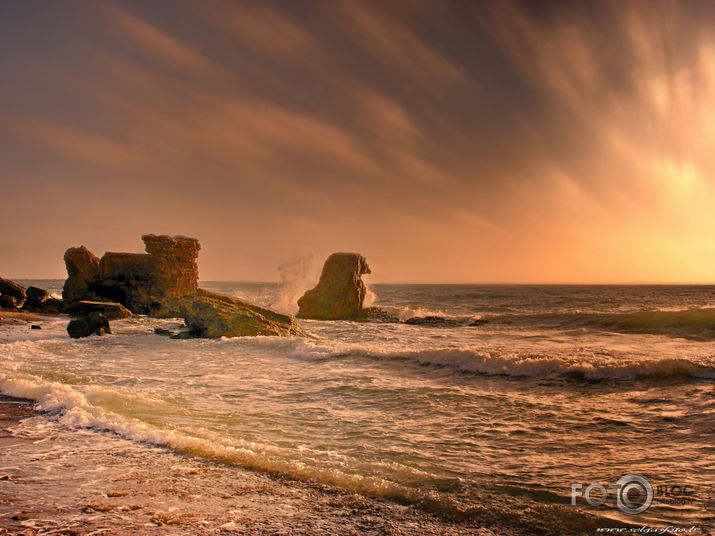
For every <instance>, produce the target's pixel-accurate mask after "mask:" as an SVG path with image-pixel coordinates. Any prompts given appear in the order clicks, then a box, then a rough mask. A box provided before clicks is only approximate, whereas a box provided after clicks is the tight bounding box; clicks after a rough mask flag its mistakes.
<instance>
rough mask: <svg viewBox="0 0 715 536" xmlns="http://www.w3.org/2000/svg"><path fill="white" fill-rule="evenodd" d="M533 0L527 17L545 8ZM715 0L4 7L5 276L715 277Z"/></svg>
mask: <svg viewBox="0 0 715 536" xmlns="http://www.w3.org/2000/svg"><path fill="white" fill-rule="evenodd" d="M537 6H538V7H537ZM714 17H715V6H713V4H711V3H707V2H590V3H589V2H585V3H579V4H576V5H570V6H566V5H562V4H559V3H553V4H547V3H529V2H525V3H520V2H485V3H473V2H401V1H398V2H307V3H304V2H295V3H293V2H249V3H234V2H228V1H226V2H224V1H220V0H212V1H210V2H201V3H199V2H184V1H181V2H178V1H163V2H161V1H160V2H149V3H147V2H138V1H137V2H135V1H123V2H108V1H96V2H82V1H68V2H62V3H51V2H46V3H41V2H3V3H2V5H1V6H0V63H1V64H2V72H3V79H4V83H3V84H2V85H0V143H1V144H0V151H1V152H0V177H1V178H2V207H3V215H4V222H5V226H6V228H7V226H10V227H12V228H13V231H12V232H4V233H2V235H0V273H2V274H3V275H5V276H7V277H17V276H24V277H26V276H32V277H62V276H63V274H64V266H63V263H62V253H63V251H64V250H65V249H66V248H67V247H69V246H72V245H77V244H79V243H83V244H86V245H87V246H88V247H89V248H90V249H92V250H96V251H105V250H110V251H112V250H114V251H140V250H141V244H139V243H138V242H137V238H136V237H137V236H139V235H141V234H142V233H145V232H155V233H170V234H177V233H181V234H185V235H188V236H196V237H198V238H200V239H201V241H202V244H203V246H204V247H203V250H202V253H201V277H202V279H208V280H220V279H226V280H228V279H231V280H261V281H264V280H275V279H277V278H278V273H277V271H276V268H277V266H279V265H280V264H281V263H283V262H286V261H287V260H290V259H291V258H293V257H295V256H296V255H306V254H312V255H313V256H314V258H315V259H316V262H319V261H321V260H322V259H324V258H325V257H326V256H327V254H328V253H330V252H332V251H339V250H346V251H360V252H361V253H363V254H364V255H366V256H367V258H368V259H369V260H370V264H371V266H372V268H373V276H372V278H373V280H374V281H378V282H446V283H449V282H564V283H569V282H592V283H618V282H634V283H659V282H662V283H712V282H713V280H714V276H713V274H715V233H713V230H714V229H715V180H714V179H713V177H714V176H715V156H713V154H715V153H713V149H712V148H713V146H715V26H714V25H713V24H712V20H714V19H713V18H714Z"/></svg>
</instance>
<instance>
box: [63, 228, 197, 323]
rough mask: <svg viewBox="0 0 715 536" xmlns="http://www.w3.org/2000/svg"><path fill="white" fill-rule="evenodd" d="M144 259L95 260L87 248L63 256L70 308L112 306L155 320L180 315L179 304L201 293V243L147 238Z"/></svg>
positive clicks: (114, 257)
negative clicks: (107, 302) (82, 304)
mask: <svg viewBox="0 0 715 536" xmlns="http://www.w3.org/2000/svg"><path fill="white" fill-rule="evenodd" d="M142 240H143V241H144V244H145V247H146V251H147V252H146V253H114V252H107V253H105V254H104V256H103V257H102V258H101V260H100V259H97V257H95V256H94V255H93V254H92V253H91V252H90V251H89V250H87V248H85V247H84V246H82V247H80V248H70V249H68V250H67V252H66V253H65V263H66V264H67V273H68V275H69V277H68V278H67V281H66V282H65V288H64V291H63V296H64V297H65V300H67V301H68V302H74V301H80V300H90V301H98V300H110V301H112V302H118V303H121V304H122V305H124V306H125V307H127V308H128V309H129V310H130V311H132V312H134V313H139V314H148V315H152V316H163V317H171V316H178V315H179V307H178V304H179V301H180V300H181V298H183V297H184V296H186V295H188V294H192V293H194V292H196V290H197V289H198V279H199V269H198V266H197V264H196V258H197V257H198V253H199V249H201V246H200V245H199V241H198V240H196V239H195V238H187V237H184V236H174V237H171V236H166V235H161V236H157V235H151V234H150V235H144V236H142Z"/></svg>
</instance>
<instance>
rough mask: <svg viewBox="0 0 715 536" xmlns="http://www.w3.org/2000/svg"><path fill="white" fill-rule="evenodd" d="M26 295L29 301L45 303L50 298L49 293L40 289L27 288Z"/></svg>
mask: <svg viewBox="0 0 715 536" xmlns="http://www.w3.org/2000/svg"><path fill="white" fill-rule="evenodd" d="M26 294H27V299H28V300H35V301H38V302H43V301H45V300H46V299H47V298H49V297H50V293H49V292H47V291H46V290H45V289H44V288H39V287H27V291H26Z"/></svg>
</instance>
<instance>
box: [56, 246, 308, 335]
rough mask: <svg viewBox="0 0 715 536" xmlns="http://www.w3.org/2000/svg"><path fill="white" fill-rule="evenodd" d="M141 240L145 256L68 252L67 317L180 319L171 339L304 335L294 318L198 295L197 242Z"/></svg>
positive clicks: (231, 300)
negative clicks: (90, 314)
mask: <svg viewBox="0 0 715 536" xmlns="http://www.w3.org/2000/svg"><path fill="white" fill-rule="evenodd" d="M142 240H143V241H144V244H145V249H146V253H113V252H107V253H105V254H104V256H102V258H101V259H97V257H95V256H94V255H93V254H92V253H91V252H90V251H89V250H87V249H86V248H85V247H79V248H70V249H68V250H67V252H66V253H65V262H66V264H67V273H68V275H69V277H68V278H67V281H66V282H65V287H64V292H63V295H64V296H65V297H66V298H67V299H66V304H65V305H66V307H65V309H66V311H67V312H68V313H70V314H73V315H78V316H81V315H85V314H87V313H88V312H97V311H100V312H102V313H103V314H104V317H105V318H112V319H114V318H124V317H125V316H128V315H129V314H131V313H138V314H146V315H150V316H154V317H159V318H169V317H183V318H184V320H185V323H186V326H187V328H186V329H185V330H183V331H181V332H179V333H171V332H167V333H162V334H164V335H169V336H172V337H173V338H189V337H207V338H217V337H240V336H253V335H305V333H304V332H303V330H302V328H301V327H300V325H299V324H298V323H297V322H296V320H295V318H294V317H292V316H289V315H283V314H280V313H276V312H273V311H271V310H269V309H265V308H262V307H258V306H257V305H253V304H250V303H247V302H244V301H241V300H237V299H235V298H232V297H230V296H224V295H221V294H215V293H212V292H208V291H205V290H202V289H199V285H198V280H199V270H198V265H197V262H196V260H197V257H198V254H199V250H200V249H201V245H200V244H199V241H198V240H196V239H195V238H187V237H185V236H174V237H171V236H166V235H158V236H157V235H153V234H149V235H144V236H142ZM77 326H78V327H76V330H77V332H82V330H81V328H82V325H81V324H78V325H77Z"/></svg>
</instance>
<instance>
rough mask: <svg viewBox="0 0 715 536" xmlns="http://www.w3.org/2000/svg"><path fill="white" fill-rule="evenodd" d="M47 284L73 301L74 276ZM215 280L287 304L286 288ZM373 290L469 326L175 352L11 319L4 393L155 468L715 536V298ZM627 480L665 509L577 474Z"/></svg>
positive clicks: (376, 326) (497, 518)
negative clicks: (645, 488) (178, 461)
mask: <svg viewBox="0 0 715 536" xmlns="http://www.w3.org/2000/svg"><path fill="white" fill-rule="evenodd" d="M27 283H29V282H27ZM42 285H43V286H44V287H45V288H48V287H49V288H50V290H52V291H54V292H58V291H59V290H60V285H61V282H42ZM202 286H204V287H205V288H207V289H210V290H215V291H219V292H224V293H227V294H231V295H235V296H240V297H242V298H245V299H248V300H249V301H254V302H257V303H261V304H263V305H268V306H271V305H275V304H279V303H285V302H286V300H285V295H284V293H283V290H284V289H283V287H281V286H280V285H277V284H268V283H266V284H261V283H228V282H221V283H204V284H203V285H202ZM370 291H371V300H372V301H374V305H378V306H382V307H385V308H387V309H390V310H392V311H393V312H395V313H396V314H397V315H399V316H400V317H401V318H402V319H408V318H411V317H416V316H435V315H436V316H441V317H444V318H447V319H449V320H450V322H449V323H448V325H445V326H425V325H408V324H381V323H356V322H349V321H331V322H325V321H301V323H302V325H303V326H304V328H305V329H306V331H307V332H309V334H310V335H311V336H310V337H309V338H274V337H255V338H239V339H221V340H171V339H167V338H164V337H161V336H158V335H156V334H154V332H153V331H154V328H156V327H164V328H171V327H175V326H177V325H179V323H180V322H179V321H178V320H157V319H149V318H130V319H126V320H122V321H115V322H112V328H113V330H114V334H113V335H110V336H105V337H91V338H87V339H80V340H71V339H69V338H68V337H67V335H66V332H65V326H66V322H67V320H66V319H65V318H58V319H56V320H47V321H45V322H44V323H43V329H42V330H32V331H30V330H29V329H27V327H26V326H9V327H7V326H6V327H5V329H3V331H2V332H0V355H1V357H2V360H1V361H0V392H1V393H4V394H8V395H13V396H19V397H24V398H30V399H33V400H34V401H35V403H36V406H37V407H38V408H39V409H41V410H44V411H46V412H47V413H45V414H42V415H41V416H38V417H36V418H33V419H30V420H28V421H25V422H24V423H23V426H24V428H23V433H26V434H28V435H32V434H36V435H37V434H46V433H48V432H47V429H48V427H50V428H51V430H52V432H51V433H52V434H54V436H56V437H59V436H61V435H62V434H66V435H68V436H71V437H72V438H73V441H75V442H77V441H80V440H79V439H78V438H80V437H82V438H87V439H86V441H88V442H91V444H92V445H93V446H94V448H97V445H101V444H102V441H104V440H106V441H111V442H116V441H118V440H119V441H122V442H126V443H127V445H132V446H137V445H142V446H146V447H147V448H146V451H145V453H144V454H142V456H144V457H145V459H146V460H150V459H151V458H152V457H160V456H166V455H167V454H166V451H167V450H168V451H169V452H170V453H175V454H176V455H179V456H188V457H190V458H191V459H195V460H200V461H201V460H204V461H206V462H207V463H218V464H219V465H220V466H221V467H223V468H224V469H223V471H224V472H223V473H222V475H223V476H222V477H221V478H226V476H225V475H226V473H225V471H229V472H230V471H232V470H235V471H239V470H241V471H243V470H245V469H249V470H251V471H254V472H256V473H266V474H270V475H276V476H278V477H280V478H282V479H285V480H286V481H289V482H290V481H295V482H303V483H304V482H315V483H319V484H321V485H326V486H332V487H335V488H338V489H341V490H346V491H347V492H350V493H355V494H357V495H359V496H362V497H365V498H366V500H370V499H375V500H382V499H387V500H388V501H389V502H393V503H395V504H400V505H409V506H410V507H411V508H415V509H418V510H421V511H424V512H427V513H429V514H431V515H435V516H437V517H439V516H442V517H444V519H449V520H452V522H453V521H454V520H460V522H461V521H464V522H465V523H468V522H470V520H472V521H475V522H476V523H477V524H479V523H490V524H491V526H500V527H504V531H505V532H504V533H505V534H509V533H511V532H509V531H510V530H511V531H512V532H513V533H514V534H522V533H524V534H529V533H532V531H534V533H537V532H539V531H538V530H536V528H534V527H537V528H538V527H542V528H543V527H547V528H548V527H550V526H556V525H558V524H562V525H561V526H562V531H561V532H562V533H574V534H578V533H587V531H586V529H584V528H579V527H585V526H587V525H588V522H587V521H583V520H584V519H592V517H593V516H598V518H599V519H601V520H603V519H606V520H611V521H607V522H606V523H607V524H608V523H610V524H611V525H613V526H619V524H624V523H631V524H633V523H635V524H637V525H653V526H664V525H682V526H692V525H697V526H699V527H704V529H703V530H704V531H705V532H701V534H702V533H707V530H708V529H707V527H708V526H710V525H711V524H712V520H713V510H712V506H713V504H712V490H713V464H712V460H713V446H714V445H715V397H713V394H714V392H713V385H714V383H713V380H715V287H705V286H692V287H689V286H672V287H670V286H632V287H625V286H462V285H373V286H371V287H370ZM284 308H285V307H284ZM287 312H295V311H287ZM478 319H479V320H482V321H484V322H481V323H479V325H470V324H472V323H473V322H474V321H475V320H478ZM43 430H44V431H43ZM103 438H104V439H103ZM156 447H162V448H160V449H157V448H156ZM27 448H29V447H27ZM77 448H80V447H77ZM108 448H109V447H108ZM100 450H101V449H100ZM147 463H148V464H149V465H151V463H150V462H147ZM156 467H157V469H156V470H157V471H160V469H159V468H160V467H162V465H161V464H160V463H158V462H157V464H156ZM87 470H89V469H87ZM78 471H79V473H77V474H78V475H79V476H78V478H79V479H80V480H81V478H82V477H81V469H78ZM626 474H640V475H643V476H645V477H646V478H648V479H649V480H650V481H651V482H652V484H653V485H654V486H656V488H657V487H658V486H661V488H660V490H661V492H659V493H657V494H656V497H655V500H654V502H653V504H652V506H651V507H650V508H649V509H648V510H647V511H646V512H645V513H643V514H641V515H638V516H632V515H627V514H624V513H621V512H620V511H619V510H618V509H616V508H615V507H614V506H613V504H611V503H610V501H609V502H607V503H606V504H605V505H603V506H601V507H591V506H588V505H587V504H586V503H585V502H584V501H583V499H579V500H578V503H577V506H572V505H571V503H570V502H571V486H572V484H573V483H582V484H583V487H584V488H585V487H586V486H587V485H588V484H590V483H601V484H604V485H606V484H608V483H615V482H616V481H617V480H618V479H619V478H620V477H621V476H622V475H626ZM206 485H207V486H210V485H211V484H210V483H206ZM673 485H676V486H688V487H689V488H688V489H689V490H690V491H692V492H693V493H691V494H689V495H687V496H684V499H685V500H673V499H674V498H677V499H683V496H680V497H673V496H672V495H670V496H666V495H664V494H663V493H662V490H663V488H662V486H673ZM671 490H672V488H671ZM216 500H217V501H219V499H216ZM209 502H210V501H209ZM219 502H220V501H219ZM218 507H219V506H217V508H218ZM326 515H328V514H326ZM600 522H601V523H602V522H603V521H600ZM563 527H571V528H570V529H563ZM544 530H545V531H546V532H545V533H549V532H548V530H547V529H544ZM581 531H584V532H581Z"/></svg>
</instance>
